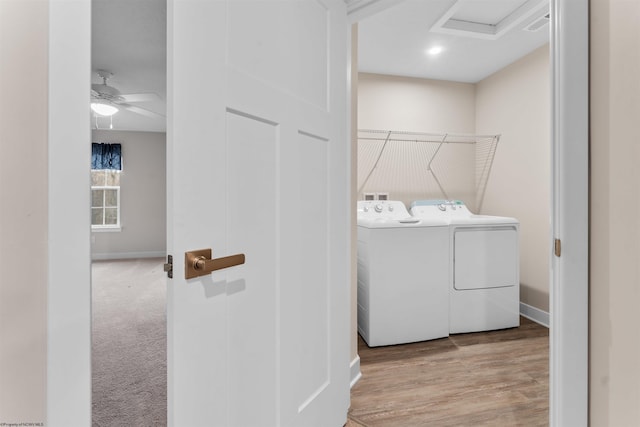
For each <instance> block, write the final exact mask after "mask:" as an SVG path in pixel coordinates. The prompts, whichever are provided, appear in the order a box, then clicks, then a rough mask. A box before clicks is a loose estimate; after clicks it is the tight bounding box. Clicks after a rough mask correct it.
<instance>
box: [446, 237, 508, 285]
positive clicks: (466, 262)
mask: <svg viewBox="0 0 640 427" xmlns="http://www.w3.org/2000/svg"><path fill="white" fill-rule="evenodd" d="M453 256H454V257H453V260H454V266H453V287H454V289H457V290H466V289H487V288H500V287H506V286H516V285H518V282H519V269H518V262H519V255H518V231H517V229H516V228H515V227H490V228H488V227H483V228H456V229H455V230H454V232H453Z"/></svg>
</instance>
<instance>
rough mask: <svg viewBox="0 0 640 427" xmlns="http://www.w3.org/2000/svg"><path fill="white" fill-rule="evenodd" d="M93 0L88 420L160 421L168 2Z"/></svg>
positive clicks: (163, 400)
mask: <svg viewBox="0 0 640 427" xmlns="http://www.w3.org/2000/svg"><path fill="white" fill-rule="evenodd" d="M91 6H92V7H91V9H92V12H91V14H92V17H91V20H92V25H91V28H92V43H91V53H92V55H91V71H92V75H91V83H92V90H91V104H92V117H91V123H90V125H91V129H92V130H91V141H90V142H91V143H92V144H93V145H92V151H93V152H92V184H91V185H92V187H91V213H92V215H91V217H92V226H91V228H92V229H91V259H92V268H91V272H92V280H91V282H92V288H91V306H92V310H91V317H92V319H91V330H92V343H91V344H92V345H91V360H92V422H93V425H100V426H103V425H124V424H127V425H152V424H153V425H166V423H167V366H166V365H167V350H166V347H167V345H166V341H167V336H166V274H165V273H164V272H163V263H164V260H165V254H166V229H167V224H166V221H167V220H166V212H167V208H166V206H167V197H166V146H167V144H166V92H167V91H166V74H167V73H166V57H167V54H166V46H167V40H166V33H167V28H166V22H167V4H166V0H142V1H135V2H114V1H106V0H92V4H91ZM95 106H97V107H98V108H95ZM100 107H107V108H108V109H107V110H103V109H100ZM109 109H110V110H109ZM114 111H115V112H114ZM103 157H104V158H105V159H106V160H108V161H104V162H103V161H102V158H103ZM107 158H108V159H107ZM114 159H115V160H117V161H115V162H114V161H113V160H114Z"/></svg>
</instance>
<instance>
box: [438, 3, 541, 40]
mask: <svg viewBox="0 0 640 427" xmlns="http://www.w3.org/2000/svg"><path fill="white" fill-rule="evenodd" d="M548 13H549V2H548V0H513V1H504V0H482V1H472V0H457V1H455V2H454V3H453V4H452V5H451V7H450V8H449V9H448V10H447V11H446V12H445V13H444V14H443V15H442V16H441V17H440V18H439V19H438V20H437V21H436V22H435V24H433V26H432V27H431V31H432V32H434V33H442V34H452V35H458V36H465V37H472V38H479V39H486V40H497V39H499V38H500V37H502V36H504V35H505V34H507V33H508V32H509V31H510V30H511V29H513V28H515V27H517V26H518V25H520V24H522V23H523V22H528V21H535V20H537V19H539V18H540V17H541V16H544V15H547V14H548Z"/></svg>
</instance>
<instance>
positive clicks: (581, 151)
mask: <svg viewBox="0 0 640 427" xmlns="http://www.w3.org/2000/svg"><path fill="white" fill-rule="evenodd" d="M551 11H552V16H551V43H550V47H551V69H552V74H551V87H552V117H551V150H552V154H551V159H552V164H551V194H552V201H551V207H552V208H551V209H552V212H551V215H552V217H551V236H549V237H550V239H549V240H550V242H549V256H550V258H551V259H550V265H551V274H550V286H549V288H550V292H549V296H550V313H551V316H550V325H551V330H550V337H551V339H550V352H549V374H550V379H549V425H550V426H551V427H565V426H567V427H568V426H586V425H588V424H589V0H552V1H551ZM553 239H560V240H561V241H562V253H561V256H559V257H558V256H555V255H553V253H552V246H553V244H552V241H553Z"/></svg>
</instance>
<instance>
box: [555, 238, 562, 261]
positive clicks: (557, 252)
mask: <svg viewBox="0 0 640 427" xmlns="http://www.w3.org/2000/svg"><path fill="white" fill-rule="evenodd" d="M553 253H554V254H555V255H556V256H557V257H560V254H561V253H562V242H561V241H560V239H555V240H554V242H553Z"/></svg>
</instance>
